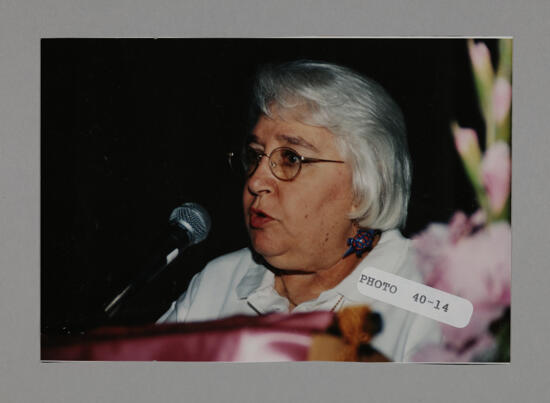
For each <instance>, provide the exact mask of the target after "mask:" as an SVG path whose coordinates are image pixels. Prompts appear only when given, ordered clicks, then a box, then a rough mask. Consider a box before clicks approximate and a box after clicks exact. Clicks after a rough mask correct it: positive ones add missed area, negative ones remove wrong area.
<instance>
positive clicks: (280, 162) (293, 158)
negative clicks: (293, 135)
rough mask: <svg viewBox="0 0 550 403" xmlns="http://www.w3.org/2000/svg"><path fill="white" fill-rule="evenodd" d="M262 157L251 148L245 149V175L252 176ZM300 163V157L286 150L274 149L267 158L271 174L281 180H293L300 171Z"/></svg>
mask: <svg viewBox="0 0 550 403" xmlns="http://www.w3.org/2000/svg"><path fill="white" fill-rule="evenodd" d="M263 156H265V154H263V153H261V152H258V151H256V150H254V149H253V148H252V147H247V148H246V150H245V152H244V156H243V157H244V158H243V164H244V169H245V172H246V173H247V175H252V174H253V173H254V172H255V171H256V168H257V167H258V164H259V163H260V160H261V158H262V157H263ZM301 162H302V161H301V158H300V156H299V155H298V154H297V153H296V152H294V151H293V150H291V149H288V148H279V149H276V150H274V151H273V152H272V153H271V155H270V156H269V168H270V169H271V172H273V174H274V175H275V176H276V177H277V178H279V179H282V180H290V179H293V178H294V177H295V176H296V175H297V174H298V172H299V171H300V164H301Z"/></svg>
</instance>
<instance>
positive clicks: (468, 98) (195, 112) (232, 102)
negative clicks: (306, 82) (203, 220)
mask: <svg viewBox="0 0 550 403" xmlns="http://www.w3.org/2000/svg"><path fill="white" fill-rule="evenodd" d="M487 43H488V44H489V46H490V48H494V45H495V43H494V41H487ZM493 50H494V49H493ZM41 51H42V61H41V62H42V63H41V82H42V84H41V104H42V110H41V122H42V124H41V125H42V130H41V131H42V140H41V141H42V172H41V179H42V181H41V185H42V189H41V191H42V212H41V213H42V214H41V217H42V223H41V224H42V225H41V231H42V234H41V235H42V237H41V239H42V245H41V251H42V264H41V314H42V321H41V324H42V332H44V333H56V332H64V333H67V332H76V331H80V330H84V329H88V328H92V327H95V326H98V325H102V324H105V323H106V322H104V320H103V319H101V317H99V316H97V313H98V312H100V311H101V310H102V308H103V307H104V305H105V303H106V302H108V301H109V300H110V299H111V298H112V297H114V295H116V294H117V293H118V292H119V291H120V290H121V289H122V288H123V287H124V286H125V285H126V284H127V283H128V281H129V280H130V279H131V278H132V277H133V275H134V274H135V272H136V269H137V268H138V267H139V266H140V262H141V261H142V260H143V259H144V258H145V257H147V256H148V252H147V251H148V248H149V247H150V245H151V244H152V243H154V240H155V239H156V238H158V236H159V234H161V233H162V231H163V229H164V228H165V226H166V223H167V221H168V217H169V215H170V213H171V211H172V210H173V209H174V208H175V207H176V206H178V205H180V204H181V203H183V202H186V201H194V202H197V203H200V204H202V205H203V206H204V207H205V208H206V209H207V210H208V211H209V213H210V215H211V217H212V222H213V226H212V231H211V233H210V236H209V237H208V239H207V240H206V241H205V242H203V243H201V244H199V245H196V246H194V247H192V248H189V249H188V250H187V251H186V253H185V256H184V257H183V258H182V259H180V260H179V261H178V262H177V264H175V265H173V267H170V268H169V269H167V270H166V271H165V272H163V273H162V274H161V275H160V276H159V277H157V279H156V280H155V281H154V282H153V283H152V284H150V285H149V286H148V287H147V288H146V289H145V290H144V291H143V292H142V294H141V295H140V296H139V297H137V298H136V299H135V301H133V302H132V303H131V304H130V305H129V306H128V307H127V309H126V310H125V311H124V312H122V313H121V315H120V316H119V317H118V318H117V319H116V323H120V324H134V323H147V322H151V321H154V320H155V319H156V318H157V317H158V316H159V315H160V314H162V312H164V310H166V309H167V308H168V306H169V304H170V303H171V301H172V300H174V299H175V298H177V296H179V294H181V293H182V292H183V291H184V290H185V288H186V287H187V284H188V282H189V280H190V278H191V276H192V275H193V274H194V273H196V272H197V271H199V270H201V269H202V267H204V265H205V264H206V262H208V261H209V260H211V259H212V258H214V257H216V256H219V255H221V254H223V253H226V252H229V251H232V250H236V249H239V248H241V247H243V246H245V245H246V244H247V236H246V231H245V229H244V225H243V216H242V212H241V200H240V199H241V186H242V185H241V183H240V182H239V181H238V180H237V179H236V178H235V177H234V176H233V175H232V174H231V172H230V170H229V169H228V166H227V162H226V159H225V153H226V152H228V151H232V150H236V149H237V147H238V145H239V144H240V141H241V139H242V137H243V135H244V134H246V127H247V126H246V123H247V122H246V118H247V111H248V110H247V105H248V104H247V103H248V96H249V91H250V84H251V80H252V78H253V76H254V73H255V72H256V71H257V69H258V66H259V65H261V64H263V63H267V62H279V61H286V60H293V59H298V58H307V59H315V60H325V61H330V62H335V63H339V64H343V65H346V66H348V67H351V68H353V69H355V70H357V71H359V72H361V73H363V74H365V75H367V76H369V77H371V78H374V79H375V80H376V81H378V82H380V83H381V84H382V86H384V87H385V88H386V89H387V90H388V92H389V93H390V94H391V95H392V96H393V97H394V99H395V100H396V101H397V103H398V104H399V105H400V106H401V108H402V109H403V112H404V115H405V120H406V124H407V129H408V134H409V147H410V152H411V155H412V159H413V188H412V195H411V203H410V209H409V219H408V222H407V226H406V228H405V230H404V233H405V235H407V236H411V235H414V234H415V233H417V232H419V231H421V230H422V229H424V228H425V227H426V226H427V225H428V224H429V223H430V222H434V221H447V220H448V219H449V218H450V216H451V215H452V214H453V212H454V211H456V210H463V211H465V212H467V213H471V212H473V211H474V210H475V209H476V204H475V202H474V197H473V192H472V190H471V188H470V186H469V184H468V182H467V180H466V177H465V175H464V171H463V168H462V166H461V163H460V160H459V158H458V156H457V154H456V151H455V149H454V145H453V139H452V135H451V132H450V129H449V128H450V122H451V121H452V120H457V121H458V122H459V123H460V124H461V125H462V126H469V127H474V128H476V129H478V132H479V133H480V134H481V135H482V134H483V133H482V123H483V122H482V120H481V117H480V115H479V112H478V108H477V99H476V95H475V91H474V86H473V81H472V77H471V68H470V64H469V60H468V54H467V47H466V41H465V40H463V39H157V40H153V39H150V40H143V39H43V40H42V43H41Z"/></svg>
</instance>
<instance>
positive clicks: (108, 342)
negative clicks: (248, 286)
mask: <svg viewBox="0 0 550 403" xmlns="http://www.w3.org/2000/svg"><path fill="white" fill-rule="evenodd" d="M381 326H382V325H381V320H380V317H379V315H377V314H371V313H370V311H369V310H368V308H366V307H354V308H346V309H344V310H342V312H340V313H338V314H334V313H332V312H310V313H298V314H278V313H274V314H270V315H266V316H260V317H250V316H235V317H232V318H227V319H221V320H216V321H208V322H196V323H183V324H166V325H151V326H142V327H112V328H101V329H97V330H95V331H93V332H90V333H89V334H87V335H85V336H79V337H72V338H70V337H66V336H63V337H46V338H44V339H43V340H42V360H48V361H239V362H276V361H306V360H323V361H357V360H364V361H387V359H385V357H383V356H381V355H380V354H379V353H377V352H376V351H374V350H373V349H372V348H370V346H369V344H368V343H369V342H370V340H371V339H372V336H373V335H374V334H376V333H377V332H378V331H379V330H380V329H381Z"/></svg>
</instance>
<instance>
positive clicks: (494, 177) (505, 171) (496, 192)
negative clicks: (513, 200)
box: [481, 141, 512, 214]
mask: <svg viewBox="0 0 550 403" xmlns="http://www.w3.org/2000/svg"><path fill="white" fill-rule="evenodd" d="M511 174H512V169H511V161H510V148H509V146H508V144H506V143H505V142H502V141H498V142H496V143H494V144H493V145H492V146H491V147H490V148H489V149H488V150H487V152H486V153H485V156H484V157H483V161H482V162H481V180H482V183H483V186H484V187H485V190H486V192H487V196H488V198H489V205H490V206H491V210H492V211H493V213H495V214H498V213H500V212H501V211H502V209H503V208H504V206H505V204H506V200H507V199H508V196H509V194H510V178H511Z"/></svg>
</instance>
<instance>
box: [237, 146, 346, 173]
mask: <svg viewBox="0 0 550 403" xmlns="http://www.w3.org/2000/svg"><path fill="white" fill-rule="evenodd" d="M228 157H229V164H230V165H231V166H232V167H235V166H236V165H238V164H235V162H234V161H235V159H236V155H235V154H234V153H229V154H228ZM263 157H267V158H268V159H269V161H268V162H269V164H268V165H269V169H270V170H271V173H273V175H274V176H275V177H276V178H277V179H280V180H282V181H291V180H293V179H294V178H296V177H297V176H298V174H299V173H300V171H301V170H302V165H303V164H311V163H315V162H337V163H344V161H335V160H324V159H320V158H308V157H304V156H301V155H300V154H298V153H297V152H296V151H295V150H293V149H292V148H289V147H279V148H276V149H274V150H273V151H271V154H269V155H267V154H265V153H263V152H260V151H258V150H255V149H254V148H252V147H246V148H245V150H244V151H243V153H242V157H241V163H242V167H243V169H244V172H245V174H246V176H247V177H250V176H252V175H254V172H256V169H258V165H260V160H261V159H262V158H263Z"/></svg>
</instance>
